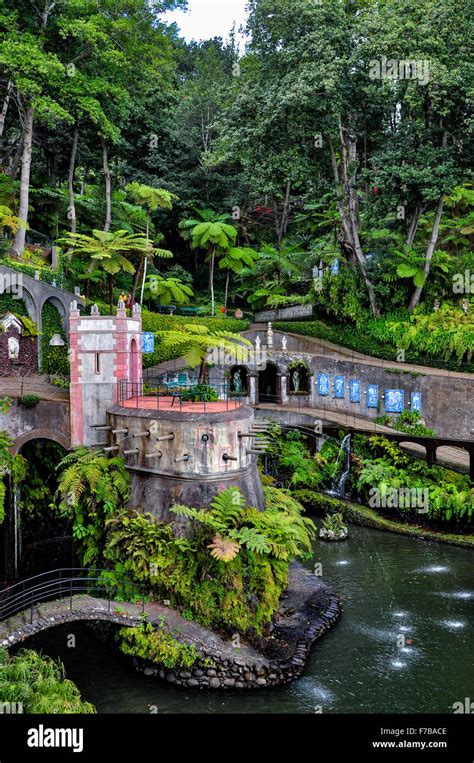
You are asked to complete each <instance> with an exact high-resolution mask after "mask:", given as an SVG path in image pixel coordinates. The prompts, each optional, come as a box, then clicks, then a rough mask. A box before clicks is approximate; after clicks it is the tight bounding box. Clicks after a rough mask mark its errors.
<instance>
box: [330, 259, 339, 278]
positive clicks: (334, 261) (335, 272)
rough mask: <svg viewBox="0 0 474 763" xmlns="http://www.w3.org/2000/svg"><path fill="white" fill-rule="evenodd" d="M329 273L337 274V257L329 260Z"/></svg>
mask: <svg viewBox="0 0 474 763" xmlns="http://www.w3.org/2000/svg"><path fill="white" fill-rule="evenodd" d="M331 273H332V275H333V276H337V275H339V260H338V259H337V257H336V258H335V259H334V260H333V261H332V262H331Z"/></svg>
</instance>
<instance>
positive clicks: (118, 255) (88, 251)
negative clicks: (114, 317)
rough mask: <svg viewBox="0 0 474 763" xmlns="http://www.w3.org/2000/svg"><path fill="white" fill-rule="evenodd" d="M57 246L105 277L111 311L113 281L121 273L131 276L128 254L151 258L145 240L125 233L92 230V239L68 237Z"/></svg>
mask: <svg viewBox="0 0 474 763" xmlns="http://www.w3.org/2000/svg"><path fill="white" fill-rule="evenodd" d="M60 243H63V244H65V245H66V246H68V247H70V249H71V250H72V252H73V253H74V254H76V255H79V256H81V255H84V256H86V257H87V258H88V259H89V260H90V264H89V269H90V271H91V272H92V271H94V270H96V269H97V267H96V266H97V265H99V267H100V269H102V270H103V271H105V273H106V274H107V280H108V286H109V307H110V310H111V311H112V308H113V288H114V277H115V276H116V275H117V273H120V272H121V271H123V272H125V273H130V274H132V275H133V274H134V273H135V267H134V266H133V265H132V263H131V262H130V261H129V260H128V259H127V257H126V255H128V254H130V255H131V254H138V255H139V256H141V257H148V256H152V255H153V254H154V250H153V247H152V246H151V244H150V241H149V239H148V238H144V237H143V236H142V235H140V234H135V233H127V231H124V230H118V231H115V233H112V232H111V231H108V232H105V231H101V230H93V231H92V236H86V235H85V234H83V233H69V234H68V235H67V236H66V237H65V238H63V239H60Z"/></svg>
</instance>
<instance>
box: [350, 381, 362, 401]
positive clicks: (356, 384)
mask: <svg viewBox="0 0 474 763" xmlns="http://www.w3.org/2000/svg"><path fill="white" fill-rule="evenodd" d="M349 399H350V401H351V403H360V381H359V380H358V379H351V380H350V382H349Z"/></svg>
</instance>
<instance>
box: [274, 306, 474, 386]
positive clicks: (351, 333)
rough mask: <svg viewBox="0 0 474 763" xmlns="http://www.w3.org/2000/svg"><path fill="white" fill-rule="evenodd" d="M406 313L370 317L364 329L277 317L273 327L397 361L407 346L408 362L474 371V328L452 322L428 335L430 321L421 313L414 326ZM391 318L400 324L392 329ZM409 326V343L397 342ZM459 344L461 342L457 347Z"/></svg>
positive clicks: (406, 358) (406, 356) (406, 355)
mask: <svg viewBox="0 0 474 763" xmlns="http://www.w3.org/2000/svg"><path fill="white" fill-rule="evenodd" d="M438 312H440V311H438ZM471 312H472V311H471ZM407 314H408V313H407V311H403V313H402V314H400V315H399V314H394V315H392V316H384V317H383V318H379V319H373V320H371V321H367V322H366V323H365V324H364V330H362V329H361V328H360V329H359V328H357V327H356V326H347V325H340V324H334V325H327V324H326V323H323V322H322V321H275V323H274V324H273V328H274V329H276V330H278V331H284V332H287V333H293V334H301V335H303V336H310V337H315V338H317V339H323V340H325V341H327V342H332V343H333V344H336V345H339V346H341V347H347V348H349V349H351V350H354V351H355V352H360V353H363V354H365V355H370V356H371V357H374V358H382V359H383V360H391V361H397V359H398V357H397V356H398V354H399V350H400V349H403V348H404V347H406V349H405V361H404V362H405V363H413V364H417V365H422V366H432V367H434V368H446V369H452V370H454V371H459V370H462V371H467V372H470V373H473V372H474V362H473V361H472V357H471V356H472V352H474V336H473V333H472V329H464V328H463V329H462V330H460V331H459V332H456V331H455V329H454V328H453V326H452V325H451V326H450V327H449V328H447V330H446V332H444V333H443V331H442V330H441V328H440V329H439V331H437V332H436V338H435V339H429V333H430V331H429V329H428V328H427V326H428V325H429V323H428V322H426V325H425V324H424V323H423V322H422V320H423V319H422V318H421V317H420V318H419V319H418V323H417V322H416V321H415V323H414V326H415V328H414V329H413V328H412V327H411V324H409V323H408V322H407V320H404V318H403V316H405V317H406V315H407ZM436 315H437V313H436ZM392 322H393V323H394V324H396V325H397V330H395V329H393V330H390V328H389V327H390V325H391V323H392ZM369 329H370V331H369ZM408 329H410V339H409V341H408V340H407V341H408V344H398V343H397V342H398V341H401V340H400V337H401V336H403V335H404V332H405V331H408ZM456 346H458V349H457V350H456Z"/></svg>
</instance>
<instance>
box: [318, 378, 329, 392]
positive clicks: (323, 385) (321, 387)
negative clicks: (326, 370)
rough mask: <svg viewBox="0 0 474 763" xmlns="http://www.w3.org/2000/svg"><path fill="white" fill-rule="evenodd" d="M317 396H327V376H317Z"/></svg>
mask: <svg viewBox="0 0 474 763" xmlns="http://www.w3.org/2000/svg"><path fill="white" fill-rule="evenodd" d="M318 395H329V374H318Z"/></svg>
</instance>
